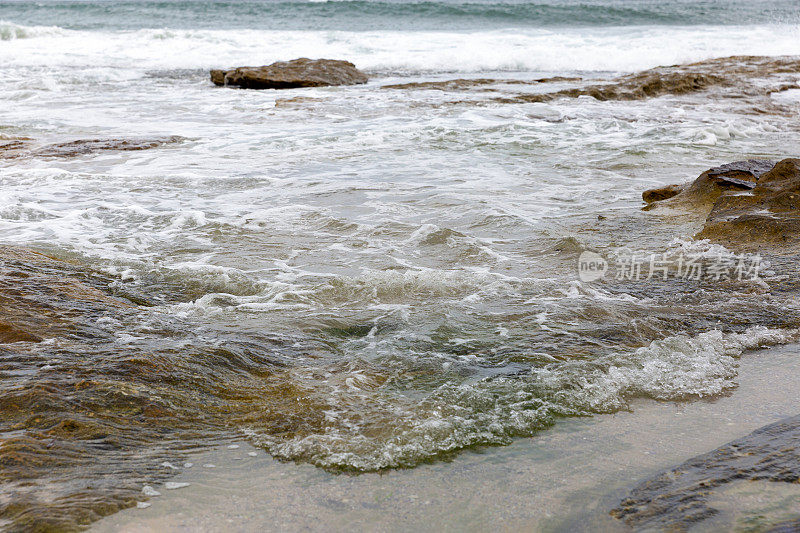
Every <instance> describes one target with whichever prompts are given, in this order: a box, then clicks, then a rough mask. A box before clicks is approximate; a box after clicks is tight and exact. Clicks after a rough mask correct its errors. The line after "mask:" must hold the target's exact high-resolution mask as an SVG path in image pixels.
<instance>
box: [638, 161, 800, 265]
mask: <svg viewBox="0 0 800 533" xmlns="http://www.w3.org/2000/svg"><path fill="white" fill-rule="evenodd" d="M642 198H643V199H644V201H645V202H647V203H648V205H647V206H646V207H645V209H653V208H656V207H659V206H666V207H673V208H689V209H697V210H699V211H700V212H701V214H702V215H703V216H705V217H706V221H705V224H704V226H703V229H702V231H700V233H698V234H697V238H701V239H710V240H713V241H716V242H721V243H723V244H725V245H728V246H731V247H733V248H739V249H747V248H752V247H757V246H760V245H764V244H773V245H776V244H779V245H782V247H783V248H784V249H787V248H788V249H793V248H795V247H797V246H798V245H800V231H798V230H800V159H784V160H783V161H780V162H778V163H775V162H774V161H769V160H760V159H756V160H753V159H751V160H747V161H738V162H735V163H730V164H727V165H722V166H719V167H715V168H712V169H709V170H707V171H705V172H703V173H702V174H701V175H700V177H698V178H697V179H696V180H695V181H694V182H693V183H691V184H686V185H670V186H667V187H662V188H659V189H651V190H648V191H645V192H644V193H642Z"/></svg>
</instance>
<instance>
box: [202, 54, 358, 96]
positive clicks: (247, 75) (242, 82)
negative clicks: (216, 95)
mask: <svg viewBox="0 0 800 533" xmlns="http://www.w3.org/2000/svg"><path fill="white" fill-rule="evenodd" d="M367 79H368V78H367V75H366V74H364V73H363V72H361V71H360V70H358V69H357V68H356V67H355V65H353V64H352V63H350V62H349V61H341V60H337V59H308V58H305V57H303V58H300V59H293V60H292V61H278V62H276V63H272V64H271V65H267V66H263V67H239V68H236V69H233V70H212V71H211V81H212V82H214V84H215V85H220V86H227V85H233V86H237V87H241V88H242V89H294V88H299V87H327V86H330V85H357V84H361V83H367Z"/></svg>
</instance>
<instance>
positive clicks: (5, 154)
mask: <svg viewBox="0 0 800 533" xmlns="http://www.w3.org/2000/svg"><path fill="white" fill-rule="evenodd" d="M184 140H185V139H184V138H183V137H179V136H177V135H172V136H168V137H150V138H136V137H132V138H109V139H78V140H75V141H67V142H59V143H52V144H45V145H36V144H35V143H33V142H32V140H31V139H21V140H15V141H7V142H0V159H17V158H22V157H41V158H69V157H78V156H82V155H90V154H94V153H99V152H108V151H119V152H130V151H138V150H149V149H151V148H158V147H159V146H163V145H165V144H174V143H179V142H182V141H184Z"/></svg>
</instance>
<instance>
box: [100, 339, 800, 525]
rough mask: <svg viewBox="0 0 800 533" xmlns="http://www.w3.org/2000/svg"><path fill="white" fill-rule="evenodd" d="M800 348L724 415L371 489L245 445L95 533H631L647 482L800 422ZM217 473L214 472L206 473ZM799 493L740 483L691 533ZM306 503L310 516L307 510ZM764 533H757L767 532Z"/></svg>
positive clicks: (695, 408) (621, 424) (675, 409)
mask: <svg viewBox="0 0 800 533" xmlns="http://www.w3.org/2000/svg"><path fill="white" fill-rule="evenodd" d="M798 369H800V359H798V346H797V345H790V346H787V347H777V348H772V349H769V350H763V351H757V352H753V353H749V354H747V355H746V356H744V357H743V358H742V361H741V371H742V376H741V378H740V380H739V388H738V389H737V390H736V391H735V392H733V393H732V394H731V395H728V396H725V397H722V398H718V399H716V400H713V401H699V402H691V403H680V402H678V403H655V402H652V401H647V400H640V401H637V402H635V405H634V409H633V412H624V413H617V414H613V415H600V416H597V417H594V418H584V419H570V420H562V421H559V422H558V423H557V424H556V425H555V427H554V428H552V429H551V430H548V431H547V432H543V433H541V434H538V435H536V436H535V437H534V438H532V439H522V440H519V441H517V442H515V443H514V444H513V445H511V446H508V447H506V448H502V449H492V450H484V451H483V452H482V453H480V452H479V453H473V452H467V453H465V454H463V455H461V456H459V457H458V458H456V459H455V460H454V461H453V462H450V463H445V464H434V465H425V466H422V467H420V468H417V469H413V470H404V471H392V472H387V473H385V474H382V475H379V474H366V475H362V476H334V475H330V474H326V473H325V472H320V471H319V470H318V469H313V468H311V467H306V466H302V467H298V466H295V465H287V464H283V463H279V462H277V461H274V460H272V459H270V458H269V456H267V455H265V454H263V453H261V452H260V451H259V453H258V455H257V456H251V455H249V452H250V451H251V450H252V448H251V447H249V445H248V444H246V443H240V446H239V447H238V448H236V449H229V448H228V447H227V446H221V447H219V448H217V449H214V450H212V451H209V452H206V453H204V454H203V455H200V456H197V457H194V458H193V463H192V466H190V467H189V468H185V467H183V466H182V465H178V467H179V468H178V470H177V472H178V474H177V477H176V478H175V479H179V480H180V481H182V482H187V483H190V486H188V487H185V488H182V489H180V490H161V487H157V488H158V489H159V490H160V491H161V496H160V497H156V498H153V499H151V500H150V502H149V503H150V504H151V507H149V508H147V509H130V510H127V511H124V512H122V513H120V514H118V515H115V516H112V517H109V518H108V519H105V520H103V521H101V522H99V523H98V524H97V525H96V527H95V528H94V529H93V530H94V531H98V532H100V531H124V532H145V531H182V530H186V529H187V528H198V527H200V528H203V529H205V530H221V529H236V530H240V531H248V530H253V529H260V528H262V529H263V528H272V529H281V530H285V531H304V530H308V529H315V528H316V527H317V524H319V523H321V522H324V523H325V524H326V528H327V529H329V530H331V531H345V530H352V529H359V530H376V529H377V530H383V531H408V530H430V529H431V528H435V529H441V530H443V531H483V530H485V529H486V528H489V527H491V528H495V529H498V530H501V531H519V530H525V531H591V532H596V531H630V530H631V529H630V528H627V527H625V526H624V524H622V523H621V522H619V521H616V520H613V519H612V518H611V516H610V515H609V511H610V510H611V509H612V508H614V507H616V506H617V505H618V504H619V502H620V500H621V499H622V498H624V497H626V496H627V494H628V491H629V490H630V489H631V488H632V487H633V486H635V485H637V484H638V483H639V482H640V480H642V479H646V478H648V477H649V476H652V475H653V474H655V473H657V472H659V471H661V470H663V469H669V468H672V467H674V466H676V465H677V464H679V463H680V462H682V461H684V460H686V459H688V458H690V457H692V456H694V455H697V454H701V453H705V452H707V451H708V450H711V449H714V448H715V447H717V446H719V445H722V444H724V443H726V442H728V441H731V440H734V439H736V438H739V437H741V436H743V435H745V434H747V433H748V432H750V431H753V430H754V429H757V428H759V427H761V426H763V425H765V424H769V423H773V422H775V421H777V420H780V419H782V418H784V417H787V416H793V415H794V413H796V412H797V403H796V401H795V399H794V398H792V397H791V395H788V394H786V391H791V390H795V389H796V387H797V386H798V385H800V383H798V375H800V374H798V372H797V371H798ZM209 464H212V465H214V468H206V467H204V465H209ZM797 491H798V488H797V485H796V484H791V483H774V482H752V481H750V482H744V483H731V484H729V485H726V486H724V487H723V488H722V489H718V490H717V491H716V492H715V493H714V495H713V497H712V498H711V499H710V501H709V503H710V505H711V506H712V507H713V508H714V509H717V510H718V511H719V514H718V515H717V516H716V517H715V518H714V519H713V520H711V521H710V523H709V524H700V525H698V526H696V527H695V528H693V529H692V531H747V529H746V528H747V527H748V526H750V527H755V528H756V529H755V530H757V531H763V530H765V529H767V528H768V527H769V526H770V525H775V524H777V523H780V522H782V521H786V520H790V519H796V518H797V517H798V516H800V509H798V508H797V499H796V498H797ZM299 502H302V504H299ZM759 527H760V529H758V528H759Z"/></svg>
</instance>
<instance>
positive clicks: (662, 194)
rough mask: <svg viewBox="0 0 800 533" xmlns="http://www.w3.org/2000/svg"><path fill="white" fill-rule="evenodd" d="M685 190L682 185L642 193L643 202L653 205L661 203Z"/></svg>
mask: <svg viewBox="0 0 800 533" xmlns="http://www.w3.org/2000/svg"><path fill="white" fill-rule="evenodd" d="M682 190H683V186H682V185H667V186H666V187H659V188H657V189H649V190H646V191H644V192H643V193H642V200H644V201H645V202H647V203H648V204H651V203H653V202H660V201H661V200H666V199H667V198H672V197H673V196H675V195H676V194H678V193H680V192H681V191H682Z"/></svg>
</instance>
